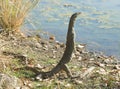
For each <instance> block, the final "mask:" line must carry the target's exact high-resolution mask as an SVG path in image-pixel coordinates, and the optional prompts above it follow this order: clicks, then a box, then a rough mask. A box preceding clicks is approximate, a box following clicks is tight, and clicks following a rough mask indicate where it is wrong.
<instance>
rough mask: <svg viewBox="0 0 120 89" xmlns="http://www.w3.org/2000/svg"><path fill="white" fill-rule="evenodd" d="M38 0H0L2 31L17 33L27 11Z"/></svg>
mask: <svg viewBox="0 0 120 89" xmlns="http://www.w3.org/2000/svg"><path fill="white" fill-rule="evenodd" d="M38 1H39V0H0V28H1V29H2V31H4V32H7V33H9V32H11V33H16V32H17V33H18V32H20V26H21V25H22V24H23V23H24V20H25V17H26V15H27V14H28V12H29V11H30V10H31V9H32V8H33V7H34V6H35V5H36V4H37V3H38Z"/></svg>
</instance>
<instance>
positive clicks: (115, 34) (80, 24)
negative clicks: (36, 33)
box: [26, 0, 120, 58]
mask: <svg viewBox="0 0 120 89" xmlns="http://www.w3.org/2000/svg"><path fill="white" fill-rule="evenodd" d="M74 12H82V14H81V15H80V16H79V17H78V18H77V21H76V23H75V31H76V42H77V43H86V44H87V48H88V49H89V50H91V51H97V52H100V51H102V52H104V53H105V54H106V55H114V56H116V57H118V58H120V39H119V38H120V1H119V0H59V1H58V0H41V2H40V3H39V4H38V5H37V7H36V8H35V9H34V10H33V11H32V12H31V13H30V14H29V16H28V18H29V21H31V22H32V24H34V25H33V26H30V25H26V27H29V28H30V29H39V30H41V29H42V30H44V31H48V32H50V33H52V34H54V35H55V37H56V39H57V40H59V41H62V42H65V38H66V33H67V28H68V22H69V18H70V16H71V15H72V14H73V13H74Z"/></svg>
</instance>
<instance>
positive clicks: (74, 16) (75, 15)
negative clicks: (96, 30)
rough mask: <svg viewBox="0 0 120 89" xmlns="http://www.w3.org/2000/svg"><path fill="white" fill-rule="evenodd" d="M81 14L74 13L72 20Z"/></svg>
mask: <svg viewBox="0 0 120 89" xmlns="http://www.w3.org/2000/svg"><path fill="white" fill-rule="evenodd" d="M80 14H81V12H77V13H74V14H73V15H72V18H76V17H77V16H78V15H80Z"/></svg>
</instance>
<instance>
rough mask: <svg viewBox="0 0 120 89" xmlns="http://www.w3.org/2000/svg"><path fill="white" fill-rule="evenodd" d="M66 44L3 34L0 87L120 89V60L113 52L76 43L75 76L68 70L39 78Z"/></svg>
mask: <svg viewBox="0 0 120 89" xmlns="http://www.w3.org/2000/svg"><path fill="white" fill-rule="evenodd" d="M64 49H65V44H64V43H60V42H58V41H56V40H55V37H49V39H44V38H41V37H40V36H38V35H36V36H28V37H15V36H9V37H5V36H3V35H0V89H120V62H119V61H118V60H117V59H116V58H115V57H112V56H105V55H104V54H101V53H94V52H89V51H87V50H86V49H85V45H81V44H76V51H74V53H73V58H72V60H71V61H70V63H69V64H68V67H69V68H70V70H71V72H72V74H73V76H74V78H72V79H70V78H68V77H67V75H66V74H65V72H64V71H61V72H60V73H58V74H56V75H54V76H53V77H51V78H48V79H44V80H42V79H40V80H39V81H38V80H36V79H35V76H36V75H38V74H39V72H41V71H48V70H51V69H52V68H53V67H54V66H55V65H56V64H57V63H58V62H59V60H60V58H61V57H62V54H63V52H64Z"/></svg>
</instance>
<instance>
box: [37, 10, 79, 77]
mask: <svg viewBox="0 0 120 89" xmlns="http://www.w3.org/2000/svg"><path fill="white" fill-rule="evenodd" d="M79 14H81V13H80V12H78V13H74V14H73V15H72V16H71V18H70V21H69V27H68V32H67V41H66V49H65V51H64V54H63V56H62V58H61V60H60V61H59V63H58V64H57V65H56V66H55V67H54V68H53V69H52V70H51V71H48V72H41V73H40V74H39V75H38V76H37V77H36V78H37V79H39V78H43V79H45V78H48V77H51V76H53V75H54V74H56V73H58V72H59V71H61V70H64V71H65V72H66V73H67V75H68V77H72V74H71V72H70V70H69V69H68V67H67V65H66V64H67V63H68V62H69V61H70V60H71V57H72V53H73V50H74V45H75V42H74V41H75V40H74V38H75V37H74V34H75V32H74V23H75V19H76V17H77V16H78V15H79Z"/></svg>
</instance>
